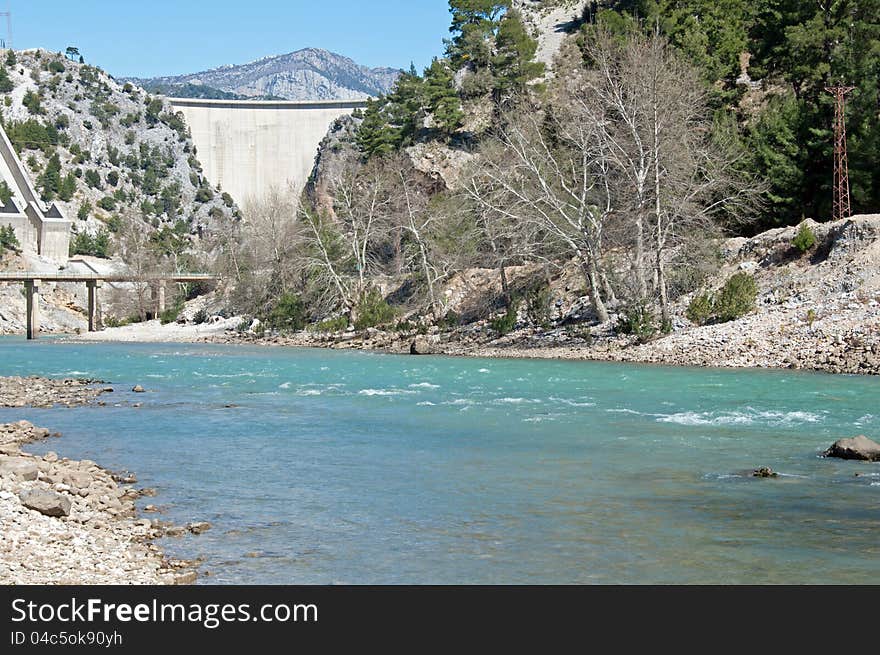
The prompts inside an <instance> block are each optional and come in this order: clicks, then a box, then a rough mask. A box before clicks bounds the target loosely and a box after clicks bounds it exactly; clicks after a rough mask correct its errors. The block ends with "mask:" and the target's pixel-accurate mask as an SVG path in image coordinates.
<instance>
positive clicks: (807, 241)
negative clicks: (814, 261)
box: [791, 222, 816, 255]
mask: <svg viewBox="0 0 880 655" xmlns="http://www.w3.org/2000/svg"><path fill="white" fill-rule="evenodd" d="M791 245H793V246H794V247H795V248H797V249H798V251H799V252H800V253H801V254H802V255H803V254H804V253H806V252H807V251H808V250H809V249H810V248H812V247H813V246H815V245H816V234H815V233H814V232H813V230H812V229H810V226H809V225H807V224H806V222H804V223H801V227H800V229H799V230H798V233H797V234H796V235H795V237H794V239H792V241H791Z"/></svg>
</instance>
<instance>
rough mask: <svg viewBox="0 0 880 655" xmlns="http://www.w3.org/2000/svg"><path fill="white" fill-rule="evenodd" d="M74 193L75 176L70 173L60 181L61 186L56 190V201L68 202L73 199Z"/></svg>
mask: <svg viewBox="0 0 880 655" xmlns="http://www.w3.org/2000/svg"><path fill="white" fill-rule="evenodd" d="M74 193H76V175H74V174H73V173H72V172H71V173H68V174H67V175H65V176H64V179H63V180H61V186H60V187H59V188H58V199H59V200H63V201H64V202H70V201H71V200H72V199H73V194H74Z"/></svg>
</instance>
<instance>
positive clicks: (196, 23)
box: [0, 0, 449, 77]
mask: <svg viewBox="0 0 880 655" xmlns="http://www.w3.org/2000/svg"><path fill="white" fill-rule="evenodd" d="M7 8H8V9H10V10H11V11H12V31H13V34H12V36H13V45H14V47H15V48H16V49H22V48H35V47H42V48H47V49H49V50H53V51H63V50H64V49H65V48H66V47H67V46H69V45H75V46H77V47H78V48H79V49H80V51H81V52H82V53H83V55H84V56H85V58H86V61H88V62H89V63H92V64H96V65H98V66H100V67H101V68H103V69H104V70H106V71H107V72H109V73H110V74H111V75H114V76H116V77H125V76H137V77H155V76H158V75H175V74H181V73H194V72H197V71H201V70H206V69H208V68H214V67H216V66H220V65H222V64H243V63H245V62H248V61H253V60H254V59H259V58H260V57H264V56H266V55H275V54H283V53H287V52H292V51H294V50H299V49H300V48H307V47H316V48H325V49H327V50H331V51H333V52H337V53H339V54H342V55H345V56H347V57H351V58H352V59H354V60H355V61H356V62H358V63H359V64H363V65H365V66H392V67H397V68H408V67H409V64H410V62H414V63H415V64H416V67H418V68H419V69H421V68H424V67H425V66H427V65H428V64H429V63H430V62H431V58H432V57H435V56H438V55H441V54H442V52H443V42H442V40H443V39H444V38H445V37H446V36H448V29H449V9H448V3H447V1H446V0H408V1H407V0H286V1H285V0H249V1H248V0H238V1H236V2H233V1H232V0H73V1H70V0H0V11H5V10H6V9H7ZM0 35H2V37H3V38H5V36H6V25H5V22H3V21H2V20H0Z"/></svg>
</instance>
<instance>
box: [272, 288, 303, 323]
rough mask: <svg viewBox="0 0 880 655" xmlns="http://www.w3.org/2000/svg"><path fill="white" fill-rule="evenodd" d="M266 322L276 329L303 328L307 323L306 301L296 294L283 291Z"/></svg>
mask: <svg viewBox="0 0 880 655" xmlns="http://www.w3.org/2000/svg"><path fill="white" fill-rule="evenodd" d="M265 323H266V325H268V326H269V327H270V328H273V329H275V330H281V331H296V330H302V329H303V328H304V327H305V325H306V309H305V303H304V302H303V301H302V299H301V298H300V297H299V296H297V295H296V294H293V293H290V292H285V293H282V294H281V295H280V296H279V297H278V299H277V300H276V301H275V305H274V306H273V307H272V310H271V311H270V312H269V314H268V315H267V316H266V320H265Z"/></svg>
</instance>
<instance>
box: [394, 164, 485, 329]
mask: <svg viewBox="0 0 880 655" xmlns="http://www.w3.org/2000/svg"><path fill="white" fill-rule="evenodd" d="M387 163H388V166H389V168H390V169H391V170H394V171H395V178H396V179H395V183H396V184H395V186H394V187H392V188H393V192H394V196H395V198H396V202H395V205H396V207H395V209H396V211H395V218H394V224H396V225H397V226H399V227H400V229H401V231H402V238H401V243H402V252H403V255H404V260H403V263H404V266H405V270H409V271H411V272H412V273H414V275H415V276H416V277H417V278H419V279H423V280H424V284H425V288H426V290H427V295H428V308H429V311H430V312H431V314H432V315H433V316H434V318H435V319H439V318H440V317H441V316H442V315H443V314H444V313H445V306H444V303H443V302H442V299H441V298H440V293H439V287H440V284H441V283H442V282H443V281H444V280H446V279H448V278H449V276H450V275H452V274H453V273H454V272H455V271H457V270H461V269H462V268H464V267H465V266H467V265H468V264H469V263H470V262H471V260H472V257H471V255H472V252H473V249H472V247H471V246H472V244H474V243H475V234H474V232H475V225H474V222H473V220H472V217H471V215H470V214H468V213H466V212H461V211H460V206H459V205H458V204H457V203H456V202H455V200H456V198H455V197H454V196H447V197H442V196H436V197H435V198H434V201H433V202H432V198H431V196H430V194H429V190H428V188H427V184H426V179H425V178H424V177H423V176H422V175H421V174H420V173H419V172H418V171H416V170H415V169H414V168H413V166H412V163H411V162H410V161H409V158H408V157H407V156H406V155H401V156H398V157H395V158H392V159H391V160H389V161H388V162H387ZM438 198H439V199H440V201H438ZM444 201H445V202H444Z"/></svg>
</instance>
